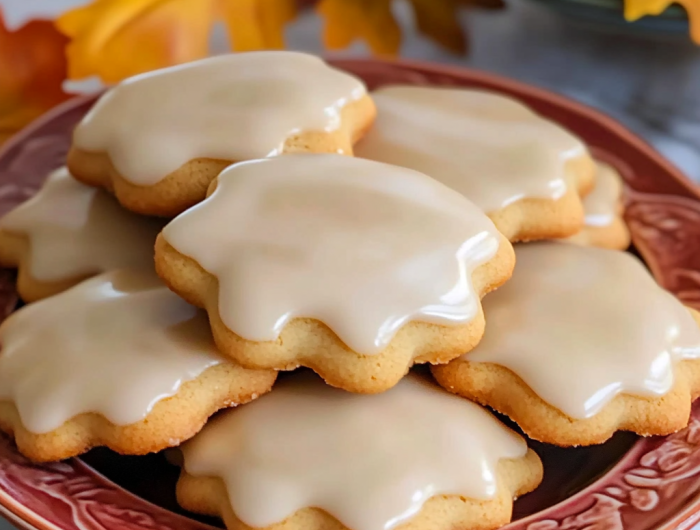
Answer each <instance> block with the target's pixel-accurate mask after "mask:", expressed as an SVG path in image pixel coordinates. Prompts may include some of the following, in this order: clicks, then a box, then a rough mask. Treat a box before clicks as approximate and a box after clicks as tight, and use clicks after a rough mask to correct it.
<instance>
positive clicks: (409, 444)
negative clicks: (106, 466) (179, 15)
mask: <svg viewBox="0 0 700 530" xmlns="http://www.w3.org/2000/svg"><path fill="white" fill-rule="evenodd" d="M621 194H622V185H621V181H620V177H619V175H618V174H617V173H616V171H615V169H614V168H612V167H610V166H607V165H605V164H603V163H597V162H596V161H594V160H593V159H592V157H591V156H590V154H589V152H588V149H587V148H586V146H585V145H584V144H583V143H582V142H581V141H580V140H579V139H577V138H576V137H575V136H573V135H572V134H570V133H569V132H567V131H566V130H564V129H562V128H561V127H560V126H558V125H556V124H554V123H552V122H550V121H548V120H546V119H544V118H543V117H541V116H539V115H537V114H536V113H535V112H533V111H532V110H530V109H529V108H528V107H526V106H525V105H523V104H521V103H519V102H517V101H515V100H512V99H509V98H506V97H503V96H500V95H496V94H492V93H488V92H484V91H478V90H468V89H460V88H431V87H416V86H391V87H383V88H380V89H378V90H376V91H375V92H374V93H372V94H368V93H367V90H366V88H365V86H364V85H363V83H362V82H361V81H360V80H358V79H356V78H355V77H353V76H351V75H348V74H346V73H344V72H341V71H339V70H336V69H334V68H331V67H330V66H328V65H327V64H325V63H324V62H323V61H321V60H320V59H318V58H315V57H312V56H308V55H304V54H300V53H292V52H255V53H242V54H235V55H227V56H221V57H216V58H211V59H207V60H204V61H200V62H196V63H191V64H187V65H184V66H179V67H175V68H170V69H166V70H162V71H157V72H153V73H150V74H147V75H142V76H138V77H135V78H132V79H129V80H127V81H125V82H123V83H121V84H120V85H118V86H116V87H114V88H112V89H111V90H109V91H108V92H106V93H105V94H104V95H103V96H102V97H101V98H100V100H99V101H98V102H97V103H96V104H95V106H94V107H93V108H92V110H91V111H90V112H89V113H88V114H87V115H86V116H85V118H84V119H83V121H82V122H81V123H80V124H79V125H78V126H77V128H76V130H75V133H74V137H73V145H72V148H71V150H70V153H69V155H68V160H67V168H61V169H59V170H57V171H56V172H54V173H53V174H51V175H50V176H49V177H48V179H47V180H46V183H45V185H44V187H43V188H42V189H41V190H40V191H39V192H38V193H37V194H36V195H35V196H34V197H33V198H32V199H30V200H29V201H27V202H26V203H25V204H22V205H20V206H19V207H18V208H16V209H15V210H14V211H12V212H10V213H9V214H8V215H6V216H5V217H4V218H3V219H1V220H0V263H1V264H2V265H3V266H7V267H17V268H18V290H19V293H20V295H21V296H22V298H23V299H24V301H25V302H27V305H26V306H25V307H23V308H22V309H20V310H18V311H16V312H15V313H14V314H13V315H11V316H10V317H9V318H8V319H7V320H6V321H5V322H4V323H3V324H2V325H1V326H0V344H1V347H2V350H1V352H0V428H2V430H3V431H5V432H7V433H9V434H10V435H12V436H14V438H15V440H16V443H17V447H18V449H19V451H20V452H22V453H23V454H24V455H26V456H27V457H29V458H31V459H33V460H36V461H52V460H60V459H63V458H68V457H72V456H76V455H79V454H81V453H83V452H85V451H87V450H89V449H90V448H92V447H96V446H107V447H109V448H111V449H113V450H114V451H117V452H119V453H122V454H130V455H141V454H146V453H149V452H154V451H161V450H164V449H166V448H171V447H179V449H180V451H181V458H178V460H179V461H180V463H181V467H182V472H181V476H180V480H179V482H178V486H177V489H178V491H177V494H178V500H179V502H180V503H181V504H182V506H183V507H184V508H186V509H188V510H191V511H193V512H197V513H201V514H208V515H216V516H220V517H221V518H222V519H223V520H224V522H225V524H226V526H227V527H228V528H230V529H236V530H239V529H246V530H248V529H252V528H265V529H268V530H283V529H284V530H294V529H304V530H314V529H316V530H346V529H348V530H390V529H394V528H397V529H401V530H408V529H411V530H418V529H420V530H422V529H430V530H440V529H445V530H451V529H454V528H465V529H467V528H469V529H484V530H487V529H492V528H497V527H499V526H501V525H503V524H505V523H507V522H508V521H509V520H510V517H511V512H512V503H513V499H514V498H515V497H517V496H519V495H522V494H525V493H527V492H529V491H532V490H533V489H534V488H536V487H537V485H538V484H539V483H540V481H541V479H542V473H543V470H542V464H541V462H540V460H539V458H538V457H537V455H536V454H535V453H534V452H533V451H532V450H531V449H528V447H527V444H526V442H525V439H524V437H523V436H522V435H520V434H517V433H515V432H513V431H512V430H511V429H509V428H508V427H506V426H505V425H503V424H502V423H501V422H500V421H499V420H498V419H497V418H496V417H495V416H494V415H493V414H492V413H491V412H490V411H489V409H487V408H483V406H487V407H491V408H492V409H495V410H496V411H499V412H502V413H504V414H506V415H508V416H510V418H512V419H513V420H514V422H515V423H517V424H518V425H519V427H520V428H521V429H522V431H523V433H524V434H525V435H526V436H529V437H531V438H533V439H537V440H540V441H543V442H546V443H551V444H557V445H560V446H576V445H588V444H597V443H602V442H604V441H605V440H607V439H608V438H609V437H610V436H612V434H613V433H614V432H615V431H616V430H621V429H622V430H630V431H634V432H636V433H638V434H640V435H652V434H668V433H671V432H674V431H676V430H678V429H681V428H683V427H684V426H685V425H686V424H687V422H688V417H689V412H690V405H691V402H692V400H693V399H694V398H695V397H696V395H698V393H700V329H699V328H698V323H697V322H696V318H698V315H696V314H695V313H694V312H692V311H691V310H689V309H687V308H686V307H684V306H683V305H681V303H680V302H678V301H677V300H676V299H675V298H673V297H672V296H671V295H670V294H669V293H667V292H666V291H664V290H663V289H661V288H660V287H659V286H658V285H657V284H656V283H655V281H654V280H653V278H652V277H651V276H650V274H649V273H648V272H647V271H646V269H645V268H644V266H643V265H642V263H641V262H639V261H638V260H637V259H636V258H635V257H633V256H632V255H631V254H627V253H625V252H623V249H625V248H626V247H627V246H628V245H629V234H628V232H627V229H626V227H625V224H624V222H623V220H622V216H621V214H622V211H621V210H622V200H621ZM516 243H517V244H516ZM513 244H515V246H514V245H513ZM154 247H155V252H154ZM516 262H517V263H516ZM497 288H498V291H497V292H494V293H491V294H488V293H490V292H492V291H494V290H495V289H497ZM482 298H483V301H482ZM415 365H429V366H430V371H427V370H425V369H416V370H412V367H413V366H415ZM279 372H283V373H279ZM431 373H432V375H431ZM278 375H279V380H278V381H277V382H276V383H275V380H276V379H277V378H278ZM217 412H218V414H216V415H215V413H217ZM214 415H215V416H214Z"/></svg>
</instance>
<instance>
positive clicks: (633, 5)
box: [625, 0, 700, 44]
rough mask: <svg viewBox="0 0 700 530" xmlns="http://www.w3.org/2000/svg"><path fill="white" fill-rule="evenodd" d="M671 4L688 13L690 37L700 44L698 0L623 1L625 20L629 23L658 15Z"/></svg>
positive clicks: (699, 9) (699, 4) (699, 5)
mask: <svg viewBox="0 0 700 530" xmlns="http://www.w3.org/2000/svg"><path fill="white" fill-rule="evenodd" d="M673 3H676V4H679V5H681V6H683V7H684V8H685V10H686V11H687V12H688V18H689V19H690V36H691V38H692V39H693V40H694V41H695V42H696V43H697V44H700V0H625V18H626V19H627V20H629V21H630V22H631V21H634V20H637V19H638V18H641V17H643V16H646V15H659V14H661V13H663V12H664V11H665V10H666V9H667V8H668V7H669V6H670V5H671V4H673Z"/></svg>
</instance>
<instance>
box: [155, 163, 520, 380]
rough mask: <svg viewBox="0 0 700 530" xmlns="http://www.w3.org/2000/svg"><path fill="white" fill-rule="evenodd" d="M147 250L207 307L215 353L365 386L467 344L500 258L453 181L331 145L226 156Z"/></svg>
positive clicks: (490, 232) (505, 256) (506, 251)
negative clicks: (204, 192) (266, 155)
mask: <svg viewBox="0 0 700 530" xmlns="http://www.w3.org/2000/svg"><path fill="white" fill-rule="evenodd" d="M155 259H156V270H157V272H158V274H159V275H160V276H161V278H163V280H164V281H165V282H166V283H167V284H168V285H169V286H170V287H171V288H172V289H173V290H174V291H175V292H176V293H178V294H179V295H180V296H182V297H184V298H185V299H186V300H189V301H190V302H191V303H193V304H195V305H197V306H199V307H203V308H205V309H206V310H207V312H208V313H209V318H210V321H211V324H212V329H213V332H214V338H215V340H216V342H217V345H218V347H219V349H220V350H221V351H222V353H223V354H224V355H228V356H230V357H231V358H233V359H234V360H236V362H239V363H240V364H242V365H243V366H246V367H249V368H274V369H277V370H290V369H294V368H296V367H298V366H307V367H310V368H312V369H313V370H315V371H316V372H318V373H319V374H320V375H321V376H322V377H323V378H324V379H325V380H326V381H327V382H328V383H330V384H331V385H334V386H339V387H341V388H344V389H346V390H349V391H353V392H370V393H371V392H381V391H384V390H386V389H387V388H390V387H391V386H393V385H394V384H396V382H397V381H398V380H399V379H400V378H401V377H403V375H404V374H405V373H406V372H407V371H408V369H409V367H410V366H411V365H412V364H414V363H439V362H447V361H449V360H451V359H453V358H455V357H457V356H459V355H460V354H461V353H464V352H465V351H468V350H470V349H471V348H473V347H474V345H476V344H477V343H478V341H479V339H480V337H481V335H482V332H483V326H484V321H483V315H482V313H481V304H480V299H481V296H483V295H484V294H486V293H487V292H489V291H490V290H492V289H494V288H496V287H498V286H499V285H501V284H502V283H503V282H505V281H506V280H507V279H508V277H509V276H510V274H511V272H512V269H513V264H514V262H513V250H512V247H511V245H510V243H509V242H508V241H507V240H506V239H505V238H504V237H503V236H502V235H501V234H500V233H499V232H498V231H497V230H496V228H495V227H494V225H493V223H492V222H491V221H490V220H489V219H488V218H487V217H486V216H485V215H484V214H483V213H482V212H481V211H480V210H479V209H478V208H476V207H475V206H474V205H473V204H471V203H470V202H469V201H468V200H467V199H465V198H464V197H462V196H461V195H460V194H458V193H456V192H455V191H453V190H450V189H449V188H447V187H445V186H443V185H441V184H440V183H438V182H437V181H435V180H433V179H431V178H429V177H427V176H425V175H422V174H420V173H417V172H415V171H411V170H408V169H404V168H399V167H396V166H390V165H387V164H380V163H378V162H371V161H368V160H363V159H359V158H353V157H346V156H340V155H286V156H282V157H275V158H270V159H264V160H257V161H252V162H243V163H239V164H236V165H233V166H231V167H229V168H228V169H226V170H225V171H224V172H223V173H221V175H219V177H218V178H217V179H216V180H215V181H214V183H213V184H212V186H211V188H210V195H209V197H208V198H207V199H206V200H205V201H203V202H202V203H200V204H198V205H197V206H195V207H193V208H191V209H190V210H188V211H186V212H185V213H183V214H181V215H180V216H178V217H177V218H175V219H174V220H173V221H171V222H170V223H169V224H168V225H167V226H166V227H165V228H164V229H163V232H162V233H161V234H160V235H159V236H158V239H157V242H156V257H155Z"/></svg>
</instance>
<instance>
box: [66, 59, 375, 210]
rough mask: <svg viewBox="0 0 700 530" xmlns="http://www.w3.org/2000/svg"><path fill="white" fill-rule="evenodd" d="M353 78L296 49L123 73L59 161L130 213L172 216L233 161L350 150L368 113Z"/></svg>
mask: <svg viewBox="0 0 700 530" xmlns="http://www.w3.org/2000/svg"><path fill="white" fill-rule="evenodd" d="M374 114H375V110H374V104H373V103H372V100H371V99H370V98H369V96H368V95H367V94H366V90H365V86H364V84H363V83H362V81H360V80H359V79H357V78H355V77H353V76H351V75H350V74H346V73H344V72H341V71H340V70H337V69H335V68H331V67H330V66H328V65H327V64H326V63H325V62H324V61H323V60H321V59H319V58H318V57H314V56H312V55H307V54H304V53H298V52H282V51H280V52H249V53H237V54H231V55H222V56H217V57H212V58H209V59H204V60H202V61H196V62H193V63H189V64H186V65H182V66H178V67H173V68H167V69H163V70H158V71H155V72H151V73H148V74H144V75H141V76H137V77H134V78H130V79H127V80H126V81H124V82H122V83H121V84H119V85H117V86H116V87H114V88H112V89H111V90H109V91H108V92H107V93H106V94H104V95H103V96H102V97H101V98H100V100H99V101H98V102H97V103H96V104H95V106H94V107H93V108H92V109H91V111H90V112H89V113H88V114H87V115H86V116H85V118H84V119H83V120H82V121H81V123H79V124H78V126H77V127H76V129H75V132H74V135H73V145H72V147H71V150H70V152H69V153H68V160H67V164H68V167H69V169H70V170H71V173H72V174H73V175H74V176H75V178H77V179H78V180H80V181H81V182H84V183H85V184H89V185H92V186H100V187H104V188H106V189H108V190H110V191H112V192H113V193H114V195H115V196H116V198H117V200H118V201H119V202H120V203H121V204H122V205H123V206H124V207H125V208H128V209H129V210H133V211H135V212H137V213H141V214H146V215H159V216H164V217H172V216H174V215H177V214H178V213H181V212H182V211H184V210H186V209H187V208H188V207H190V206H192V205H194V204H196V203H197V202H199V201H201V200H202V199H203V198H204V197H205V195H206V191H207V187H208V186H209V184H210V182H211V181H212V180H213V179H214V177H216V175H217V174H218V173H219V172H220V171H221V170H222V169H224V168H225V167H226V166H227V165H229V164H230V163H232V162H237V161H242V160H250V159H256V158H264V157H270V156H276V155H281V154H285V153H343V154H347V155H351V154H352V146H353V144H354V143H355V142H356V141H357V140H358V139H359V138H360V137H361V136H362V135H363V134H364V132H365V130H366V129H367V128H368V127H369V126H370V125H371V123H372V121H373V119H374Z"/></svg>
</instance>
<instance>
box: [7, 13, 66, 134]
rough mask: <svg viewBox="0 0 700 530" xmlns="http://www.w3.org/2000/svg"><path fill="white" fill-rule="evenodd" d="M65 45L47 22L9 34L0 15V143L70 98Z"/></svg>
mask: <svg viewBox="0 0 700 530" xmlns="http://www.w3.org/2000/svg"><path fill="white" fill-rule="evenodd" d="M66 43H67V39H66V38H65V37H64V36H63V35H61V34H60V33H59V32H58V31H56V28H54V26H53V24H52V23H51V22H50V21H48V20H34V21H32V22H29V23H28V24H25V25H24V26H22V27H21V28H19V29H18V30H16V31H9V30H8V29H7V28H6V27H5V20H4V17H3V15H2V11H0V72H2V75H0V142H4V141H5V140H6V139H7V138H8V137H9V136H11V135H12V134H14V133H15V132H16V131H17V130H19V129H21V128H22V127H24V126H25V125H26V124H27V123H29V122H30V121H32V120H33V119H34V118H36V117H38V116H39V115H41V114H43V113H44V112H46V111H47V110H48V109H50V108H51V107H53V106H54V105H56V104H58V103H60V102H61V101H64V100H65V99H67V98H68V97H69V96H68V95H67V94H65V93H64V92H63V89H62V88H61V85H62V83H63V80H64V79H65V76H66V60H65V55H64V49H65V46H66Z"/></svg>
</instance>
